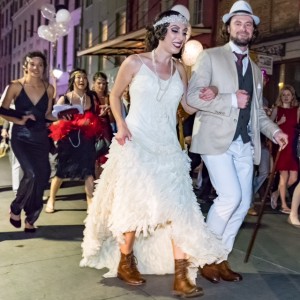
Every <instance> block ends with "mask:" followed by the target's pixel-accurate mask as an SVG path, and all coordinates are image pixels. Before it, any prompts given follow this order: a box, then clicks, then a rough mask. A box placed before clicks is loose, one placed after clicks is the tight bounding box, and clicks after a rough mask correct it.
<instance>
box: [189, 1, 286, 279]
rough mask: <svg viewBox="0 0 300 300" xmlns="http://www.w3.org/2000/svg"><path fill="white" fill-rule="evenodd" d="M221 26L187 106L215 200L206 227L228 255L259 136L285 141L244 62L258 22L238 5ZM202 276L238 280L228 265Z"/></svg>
mask: <svg viewBox="0 0 300 300" xmlns="http://www.w3.org/2000/svg"><path fill="white" fill-rule="evenodd" d="M222 20H223V23H224V25H223V31H222V33H223V36H224V37H225V38H226V40H227V42H228V43H227V44H225V45H224V46H221V47H216V48H210V49H207V50H204V51H202V52H201V54H200V55H199V56H198V59H197V62H196V65H195V67H194V70H193V73H192V77H191V80H190V82H189V88H188V95H187V103H188V104H189V105H190V106H192V107H195V108H197V109H198V112H197V114H196V117H195V121H194V128H193V137H192V145H191V151H192V152H195V153H200V154H201V157H202V159H203V161H204V163H205V165H206V167H207V169H208V172H209V177H210V180H211V182H212V184H213V186H214V188H215V190H216V193H217V195H218V196H217V198H216V199H215V200H214V203H213V205H212V206H211V207H210V210H209V212H208V215H207V221H206V222H207V225H208V227H209V228H210V230H211V231H212V232H214V233H215V234H216V235H217V236H219V237H221V238H222V242H223V246H224V247H225V248H226V249H227V251H228V253H230V252H231V251H232V249H233V244H234V241H235V237H236V235H237V233H238V230H239V228H240V226H241V224H242V223H243V221H244V218H245V216H246V215H247V212H248V209H249V207H250V203H251V199H252V178H253V164H255V165H259V163H260V158H261V157H260V152H261V144H260V132H262V133H263V134H264V135H266V136H267V137H268V138H269V139H272V140H273V139H274V140H275V141H276V142H277V143H278V144H279V145H280V147H282V148H284V146H285V145H286V144H287V143H288V138H287V135H286V134H284V133H283V132H282V131H281V130H280V129H279V128H278V126H277V125H276V124H275V123H273V122H272V121H271V120H270V118H269V117H268V116H267V115H266V113H265V111H264V109H263V104H262V90H263V82H262V74H261V70H260V69H259V67H258V66H257V65H256V64H255V63H254V62H253V61H252V60H251V58H250V56H249V46H250V44H251V42H252V41H253V40H254V39H255V37H256V36H257V34H258V30H257V26H258V24H259V22H260V19H259V17H257V16H256V15H254V14H253V12H252V8H251V6H250V4H249V3H248V2H246V1H242V0H240V1H236V2H235V3H234V4H233V5H232V7H231V9H230V12H229V13H227V14H225V15H224V16H223V18H222ZM209 85H216V87H217V88H218V90H219V93H218V95H217V96H216V97H215V98H214V99H212V100H210V101H204V100H201V98H200V99H199V93H201V92H203V91H205V87H206V86H209ZM201 274H202V276H203V277H204V278H206V279H208V280H209V281H211V282H213V283H218V282H220V281H221V279H223V280H226V281H241V280H242V275H241V274H239V273H237V272H234V271H233V270H232V269H231V267H230V265H229V263H228V261H227V260H225V261H223V262H221V263H213V264H207V265H205V266H204V267H203V268H202V269H201Z"/></svg>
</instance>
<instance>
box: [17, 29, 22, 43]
mask: <svg viewBox="0 0 300 300" xmlns="http://www.w3.org/2000/svg"><path fill="white" fill-rule="evenodd" d="M18 34H19V35H18V45H21V38H22V27H21V25H19V26H18Z"/></svg>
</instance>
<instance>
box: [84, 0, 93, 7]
mask: <svg viewBox="0 0 300 300" xmlns="http://www.w3.org/2000/svg"><path fill="white" fill-rule="evenodd" d="M92 4H93V0H85V7H88V6H90V5H92Z"/></svg>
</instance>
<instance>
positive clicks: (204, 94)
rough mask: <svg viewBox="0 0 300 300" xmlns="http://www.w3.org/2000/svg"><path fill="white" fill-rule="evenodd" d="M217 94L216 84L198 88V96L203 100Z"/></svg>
mask: <svg viewBox="0 0 300 300" xmlns="http://www.w3.org/2000/svg"><path fill="white" fill-rule="evenodd" d="M217 95H218V88H217V87H216V86H208V87H204V88H201V89H200V94H199V98H200V99H201V100H203V101H210V100H212V99H214V98H215V97H216V96H217Z"/></svg>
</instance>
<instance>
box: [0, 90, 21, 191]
mask: <svg viewBox="0 0 300 300" xmlns="http://www.w3.org/2000/svg"><path fill="white" fill-rule="evenodd" d="M8 87H9V85H8V86H7V87H6V88H5V89H4V92H3V94H2V95H1V99H0V106H1V105H2V102H3V100H4V96H5V95H6V92H7V90H8ZM10 108H12V109H15V106H14V104H13V103H12V104H11V106H10ZM12 125H13V123H12V122H8V121H7V120H4V123H3V127H2V129H1V137H2V138H4V139H8V140H10V138H11V132H12ZM9 160H10V164H11V175H12V176H11V178H12V190H13V193H14V194H15V195H16V194H17V190H18V188H19V185H20V182H21V179H22V177H23V175H24V173H23V170H22V168H21V165H20V163H19V161H18V160H17V158H16V156H15V154H14V151H12V149H11V151H10V152H9Z"/></svg>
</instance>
